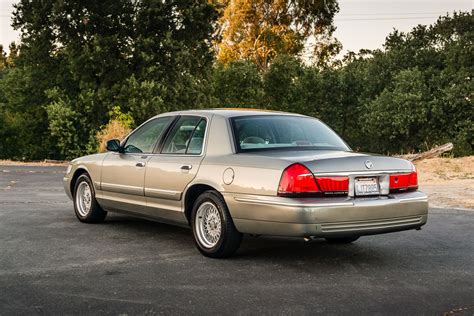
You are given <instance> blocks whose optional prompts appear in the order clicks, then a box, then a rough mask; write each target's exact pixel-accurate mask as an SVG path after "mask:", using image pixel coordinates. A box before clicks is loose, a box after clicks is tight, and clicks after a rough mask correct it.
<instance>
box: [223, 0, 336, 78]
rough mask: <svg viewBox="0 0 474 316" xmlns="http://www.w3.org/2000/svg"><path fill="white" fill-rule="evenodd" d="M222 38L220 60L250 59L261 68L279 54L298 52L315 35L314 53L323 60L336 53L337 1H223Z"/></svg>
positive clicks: (293, 54) (294, 53)
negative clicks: (334, 21) (335, 16)
mask: <svg viewBox="0 0 474 316" xmlns="http://www.w3.org/2000/svg"><path fill="white" fill-rule="evenodd" d="M222 3H223V6H224V10H223V15H222V17H221V18H220V25H221V34H222V38H221V40H220V41H219V43H218V56H217V57H218V59H219V60H220V61H221V62H223V63H228V62H230V61H233V60H240V59H248V60H251V61H252V62H253V63H255V65H257V67H258V68H259V69H260V70H265V69H267V67H268V65H269V64H270V62H271V61H272V59H273V58H275V57H276V56H278V55H291V56H295V55H297V54H299V53H300V52H301V51H302V50H303V48H304V44H305V41H306V40H307V39H308V38H309V37H311V36H313V37H315V38H316V41H315V43H316V44H315V47H314V52H315V53H316V54H317V56H316V57H317V58H318V59H319V60H320V62H321V63H322V62H324V61H325V60H327V58H328V57H329V56H331V55H333V54H334V53H337V51H338V48H339V45H338V42H337V41H335V40H334V39H333V38H332V33H333V31H334V30H335V28H334V26H333V17H334V14H335V13H336V12H337V11H338V10H339V7H338V4H337V1H335V0H310V1H308V0H290V1H287V0H222Z"/></svg>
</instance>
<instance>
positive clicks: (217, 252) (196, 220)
mask: <svg viewBox="0 0 474 316" xmlns="http://www.w3.org/2000/svg"><path fill="white" fill-rule="evenodd" d="M191 222H192V227H193V235H194V243H195V244H196V247H197V248H198V249H199V251H200V252H201V253H202V254H203V255H205V256H207V257H211V258H225V257H230V256H231V255H233V254H234V253H235V251H236V250H237V249H238V248H239V246H240V242H241V241H242V234H241V233H239V232H238V231H237V229H236V228H235V226H234V222H233V221H232V217H231V216H230V213H229V210H228V208H227V205H226V204H225V201H224V199H223V198H222V196H221V195H220V194H219V193H217V192H215V191H206V192H204V193H203V194H201V195H200V196H199V197H198V198H197V199H196V202H195V203H194V206H193V211H192V217H191Z"/></svg>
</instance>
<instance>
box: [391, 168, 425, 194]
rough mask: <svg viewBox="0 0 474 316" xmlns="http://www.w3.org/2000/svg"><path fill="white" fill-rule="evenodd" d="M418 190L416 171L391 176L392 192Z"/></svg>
mask: <svg viewBox="0 0 474 316" xmlns="http://www.w3.org/2000/svg"><path fill="white" fill-rule="evenodd" d="M417 188H418V174H417V173H416V171H413V172H410V173H399V174H392V175H390V190H406V189H417Z"/></svg>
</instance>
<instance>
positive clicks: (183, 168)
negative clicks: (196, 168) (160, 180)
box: [181, 165, 193, 171]
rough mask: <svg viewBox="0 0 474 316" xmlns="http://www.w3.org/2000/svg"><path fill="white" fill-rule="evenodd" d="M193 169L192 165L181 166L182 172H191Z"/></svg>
mask: <svg viewBox="0 0 474 316" xmlns="http://www.w3.org/2000/svg"><path fill="white" fill-rule="evenodd" d="M192 168H193V166H192V165H184V166H181V170H183V171H189V170H191V169H192Z"/></svg>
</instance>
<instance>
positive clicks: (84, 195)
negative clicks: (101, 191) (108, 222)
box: [74, 173, 107, 223]
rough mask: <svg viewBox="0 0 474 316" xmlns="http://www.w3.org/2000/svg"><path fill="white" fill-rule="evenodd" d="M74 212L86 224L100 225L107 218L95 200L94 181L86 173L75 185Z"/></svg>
mask: <svg viewBox="0 0 474 316" xmlns="http://www.w3.org/2000/svg"><path fill="white" fill-rule="evenodd" d="M74 211H75V213H76V216H77V218H78V219H79V220H80V221H81V222H84V223H100V222H102V221H104V219H105V216H107V212H106V211H104V210H103V209H102V208H101V207H100V205H99V203H97V201H96V199H95V191H94V187H93V185H92V181H91V179H90V178H89V175H88V174H86V173H85V174H83V175H81V176H80V177H79V178H77V181H76V184H75V185H74Z"/></svg>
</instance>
